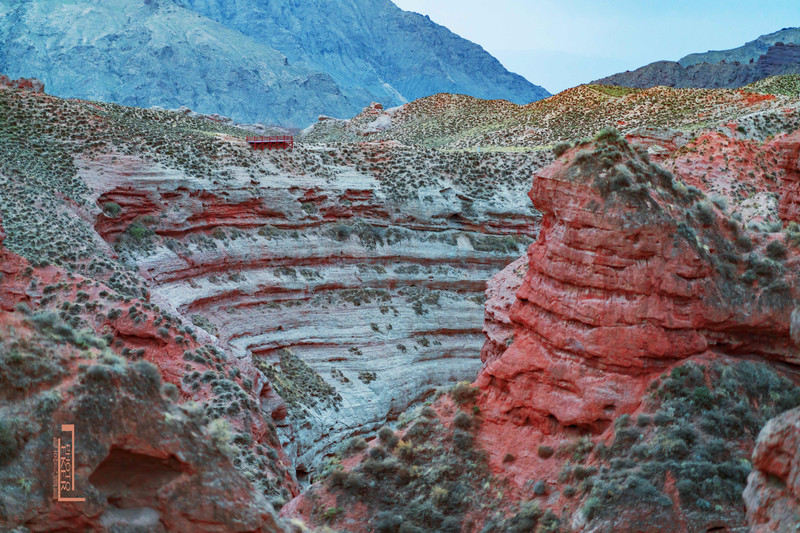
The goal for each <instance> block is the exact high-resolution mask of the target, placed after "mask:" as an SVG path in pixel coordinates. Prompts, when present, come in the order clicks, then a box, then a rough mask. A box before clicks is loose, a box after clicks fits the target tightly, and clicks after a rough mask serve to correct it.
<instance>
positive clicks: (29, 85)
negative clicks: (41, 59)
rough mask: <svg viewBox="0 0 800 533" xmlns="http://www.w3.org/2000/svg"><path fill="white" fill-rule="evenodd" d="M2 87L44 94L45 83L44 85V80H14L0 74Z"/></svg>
mask: <svg viewBox="0 0 800 533" xmlns="http://www.w3.org/2000/svg"><path fill="white" fill-rule="evenodd" d="M0 85H3V86H5V87H12V88H15V89H22V90H24V91H30V92H33V93H38V94H43V93H44V83H42V80H40V79H37V78H20V79H18V80H12V79H11V78H9V77H8V76H6V75H5V74H0Z"/></svg>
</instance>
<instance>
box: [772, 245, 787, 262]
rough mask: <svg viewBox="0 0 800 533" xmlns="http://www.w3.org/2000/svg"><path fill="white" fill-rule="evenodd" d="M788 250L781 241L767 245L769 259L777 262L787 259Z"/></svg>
mask: <svg viewBox="0 0 800 533" xmlns="http://www.w3.org/2000/svg"><path fill="white" fill-rule="evenodd" d="M786 255H787V249H786V246H785V245H784V244H783V243H782V242H781V241H777V240H775V241H772V242H770V243H769V244H768V245H767V257H769V258H770V259H774V260H775V261H781V260H783V259H786Z"/></svg>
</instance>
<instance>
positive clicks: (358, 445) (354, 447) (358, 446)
mask: <svg viewBox="0 0 800 533" xmlns="http://www.w3.org/2000/svg"><path fill="white" fill-rule="evenodd" d="M366 449H367V441H365V440H364V439H362V438H361V437H352V438H350V439H349V440H347V441H345V443H344V444H343V445H342V446H341V447H340V448H339V454H340V455H341V456H342V457H350V456H351V455H355V454H357V453H359V452H363V451H364V450H366Z"/></svg>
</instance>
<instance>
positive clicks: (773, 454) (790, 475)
mask: <svg viewBox="0 0 800 533" xmlns="http://www.w3.org/2000/svg"><path fill="white" fill-rule="evenodd" d="M798 439H800V409H794V410H792V411H787V412H786V413H784V414H782V415H781V416H779V417H777V418H773V419H772V420H770V421H769V422H767V425H766V426H764V429H762V430H761V434H760V435H759V437H758V442H757V443H756V448H755V451H754V452H753V472H752V473H751V474H750V477H749V478H748V480H747V489H746V490H745V492H744V503H745V506H746V507H747V524H748V525H749V526H750V531H752V532H753V533H762V532H768V531H770V532H771V531H775V532H777V531H791V530H792V529H795V528H796V527H797V524H800V457H798V450H800V441H798Z"/></svg>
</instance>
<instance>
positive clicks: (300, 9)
mask: <svg viewBox="0 0 800 533" xmlns="http://www.w3.org/2000/svg"><path fill="white" fill-rule="evenodd" d="M0 72H2V73H4V74H6V75H9V76H11V77H19V76H26V77H30V76H35V77H38V78H40V79H42V80H43V81H44V82H45V84H46V86H47V91H48V92H49V93H52V94H55V95H58V96H65V97H77V98H86V99H96V100H104V101H113V102H119V103H122V104H126V105H135V106H143V107H149V106H152V105H159V106H163V107H179V106H181V105H186V106H188V107H190V108H192V109H194V110H196V111H199V112H202V113H221V114H223V115H226V116H230V117H232V118H234V119H236V120H239V121H244V122H272V123H280V124H285V125H295V126H304V125H306V124H308V123H310V122H312V121H314V120H316V118H317V116H318V115H319V114H326V115H333V116H340V117H347V116H352V115H353V114H355V113H357V112H358V111H360V110H361V108H363V107H364V106H365V105H367V104H368V103H369V102H371V101H373V100H374V101H380V102H382V103H384V104H385V105H397V104H401V103H403V102H405V101H410V100H413V99H416V98H418V97H421V96H425V95H428V94H432V93H436V92H445V91H446V92H457V93H464V94H470V95H473V96H477V97H481V98H504V99H508V100H512V101H515V102H529V101H533V100H536V99H539V98H543V97H546V96H547V95H548V94H547V92H546V91H545V90H544V89H542V88H540V87H537V86H535V85H533V84H531V83H530V82H528V81H527V80H525V79H524V78H522V77H520V76H517V75H516V74H512V73H510V72H508V71H507V70H505V69H504V68H503V67H502V65H501V64H500V63H499V62H498V61H497V60H496V59H494V58H493V57H492V56H491V55H489V54H488V53H487V52H485V51H484V50H483V49H482V48H480V47H479V46H477V45H476V44H474V43H471V42H469V41H467V40H465V39H462V38H460V37H458V36H457V35H455V34H453V33H452V32H450V31H449V30H447V29H446V28H444V27H442V26H439V25H437V24H434V23H433V22H431V21H430V20H429V19H428V18H427V17H423V16H421V15H417V14H413V13H408V12H404V11H402V10H400V9H399V8H397V7H396V6H395V5H394V4H392V3H391V2H389V0H303V1H298V0H230V1H224V2H223V1H221V0H220V1H215V0H205V1H204V0H197V1H195V0H63V1H57V0H0Z"/></svg>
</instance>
